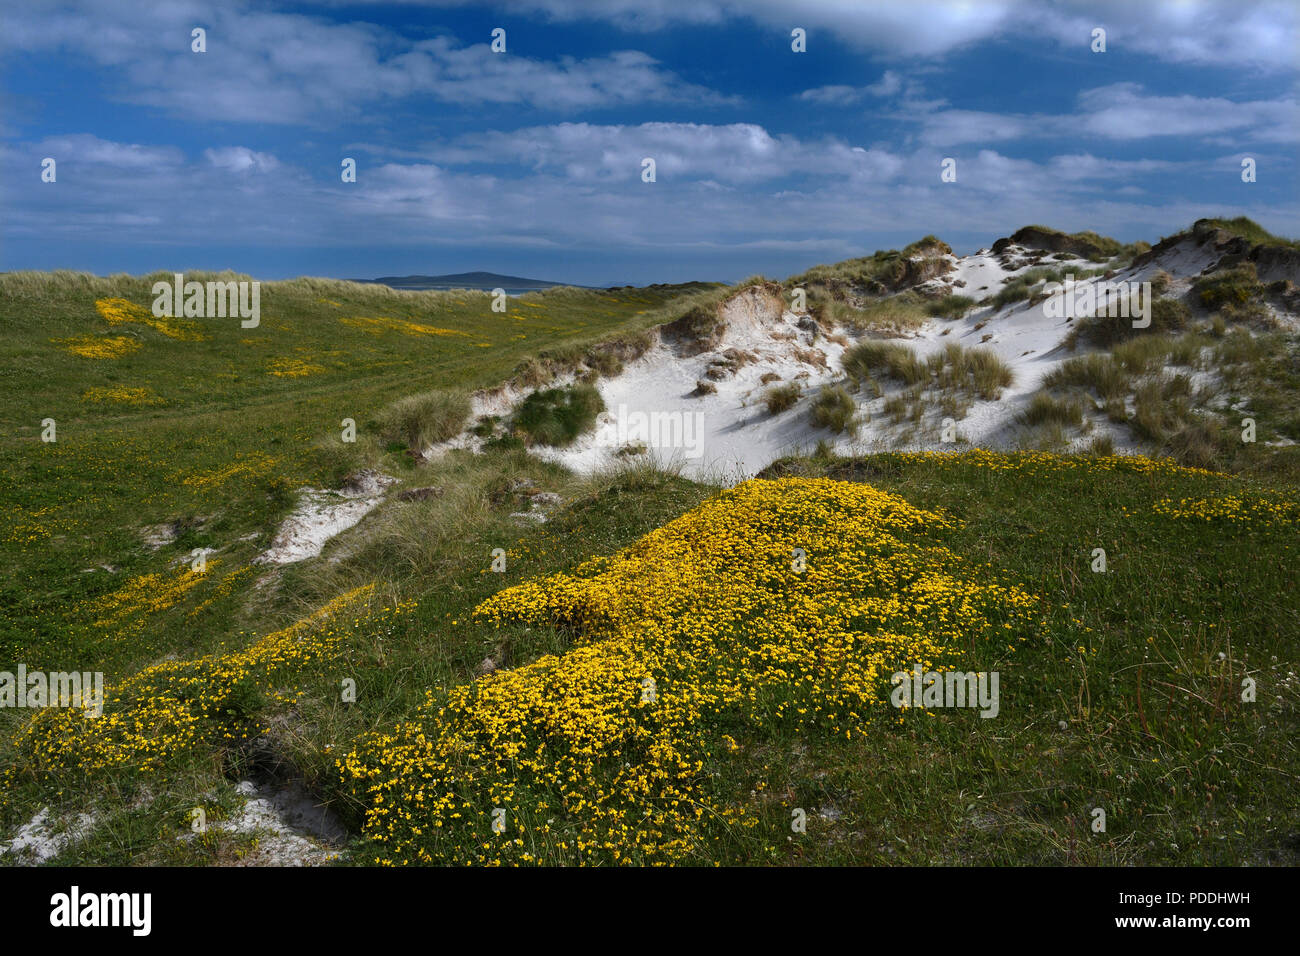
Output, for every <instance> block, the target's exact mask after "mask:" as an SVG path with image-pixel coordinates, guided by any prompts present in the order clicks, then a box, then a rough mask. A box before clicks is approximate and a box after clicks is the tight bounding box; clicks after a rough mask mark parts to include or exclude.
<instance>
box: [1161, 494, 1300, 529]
mask: <svg viewBox="0 0 1300 956" xmlns="http://www.w3.org/2000/svg"><path fill="white" fill-rule="evenodd" d="M1152 508H1153V509H1154V510H1155V512H1156V513H1157V514H1162V515H1165V516H1167V517H1170V518H1174V519H1178V520H1183V521H1217V522H1228V523H1231V524H1240V525H1246V524H1262V525H1275V524H1281V525H1289V524H1296V523H1297V522H1300V504H1298V503H1297V502H1294V501H1270V500H1268V499H1265V498H1248V497H1246V496H1244V495H1226V496H1224V497H1222V498H1180V499H1179V500H1178V501H1174V500H1173V499H1172V498H1162V499H1160V500H1159V501H1157V502H1156V503H1155V504H1154V505H1152Z"/></svg>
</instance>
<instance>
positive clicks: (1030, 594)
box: [0, 274, 1300, 865]
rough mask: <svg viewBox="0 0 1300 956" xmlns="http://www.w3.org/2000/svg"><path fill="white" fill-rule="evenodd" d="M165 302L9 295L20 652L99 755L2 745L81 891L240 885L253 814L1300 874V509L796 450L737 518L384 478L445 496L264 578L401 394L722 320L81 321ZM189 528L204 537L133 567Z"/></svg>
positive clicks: (656, 477) (362, 304) (476, 307)
mask: <svg viewBox="0 0 1300 956" xmlns="http://www.w3.org/2000/svg"><path fill="white" fill-rule="evenodd" d="M150 278H152V277H149V278H142V279H117V278H115V279H88V278H83V277H77V276H71V275H62V274H60V275H55V276H52V277H51V276H46V277H37V276H32V275H22V274H18V275H10V276H2V277H0V331H2V332H3V337H2V339H0V341H3V343H4V345H3V346H2V347H3V348H4V349H5V350H6V356H5V358H6V360H5V361H4V362H0V368H4V369H5V372H4V374H5V376H6V392H7V394H9V395H12V401H10V402H8V403H6V408H5V409H4V411H3V413H2V414H3V415H4V416H5V424H6V430H5V438H4V439H3V440H4V443H5V445H4V456H5V460H6V468H5V471H4V475H5V477H4V482H5V483H4V485H3V486H0V507H3V508H4V510H5V513H6V515H7V517H8V520H7V521H6V522H5V525H4V538H3V540H2V541H0V549H2V550H3V557H4V562H3V571H2V572H0V574H2V575H3V577H0V588H2V590H0V606H2V607H3V609H4V615H3V617H4V625H3V626H4V630H3V632H0V647H2V648H3V654H4V660H5V661H6V662H7V665H12V664H14V663H16V662H19V661H21V662H23V663H25V664H27V666H28V667H29V668H33V669H35V668H42V667H43V668H46V669H58V670H71V669H77V670H86V669H101V670H104V671H106V676H107V679H108V684H109V700H108V704H107V706H106V708H105V715H104V716H103V717H101V718H96V719H91V718H87V717H85V716H83V715H82V714H80V713H79V712H77V711H75V710H57V709H49V710H44V711H40V712H37V713H36V714H35V716H33V712H32V711H25V710H4V711H0V775H3V780H2V781H0V784H2V786H0V793H3V798H0V822H3V824H4V827H5V828H6V829H7V830H12V828H13V827H14V826H16V825H18V824H20V823H23V822H25V821H27V820H29V819H31V818H32V817H33V815H34V814H35V813H36V811H37V810H39V809H40V808H41V807H45V806H48V807H50V808H52V811H53V815H54V816H55V817H56V818H60V819H72V818H75V816H76V814H78V813H89V814H92V815H93V824H91V826H90V828H89V830H88V832H87V833H86V834H85V835H84V836H83V837H82V838H81V839H80V840H78V841H73V842H71V843H70V844H69V845H68V846H67V847H66V848H65V849H64V850H63V852H62V853H61V855H60V856H59V857H57V858H56V859H57V860H58V861H59V862H68V863H131V864H150V863H183V864H209V863H228V862H233V861H237V860H240V859H245V860H257V859H259V857H258V853H259V852H260V851H259V847H258V837H256V836H255V835H251V834H247V833H239V832H234V831H229V830H223V829H222V828H221V824H222V823H223V822H224V821H226V820H228V819H230V818H231V817H234V816H236V815H237V814H238V812H239V808H240V806H241V804H242V800H241V799H240V798H239V797H238V796H237V795H236V793H235V791H234V783H235V782H236V781H238V780H240V779H245V778H248V777H252V778H254V779H256V780H259V781H266V782H272V783H275V782H278V783H286V782H290V781H292V782H295V783H297V784H300V785H302V786H304V787H305V788H306V789H307V790H309V791H310V792H312V793H314V794H316V795H318V796H319V797H321V798H322V799H324V800H326V801H327V802H328V803H329V804H330V806H331V807H332V809H333V810H334V811H335V812H336V813H337V814H338V815H339V817H340V818H341V819H342V821H343V822H344V823H345V825H346V826H347V829H348V832H349V834H350V836H349V841H348V843H347V845H346V846H342V847H336V848H335V849H336V850H339V851H341V853H342V857H341V859H342V860H344V861H347V862H352V863H360V864H375V863H380V864H400V863H408V862H409V863H420V862H469V863H494V862H503V863H531V862H543V863H612V864H623V863H685V864H712V863H733V864H744V863H750V864H752V863H915V864H922V863H936V862H951V863H967V862H976V863H999V864H1015V863H1036V862H1044V863H1067V864H1068V863H1085V864H1090V863H1121V864H1139V865H1141V864H1157V863H1182V864H1198V863H1228V864H1232V863H1241V862H1246V863H1292V864H1293V863H1296V862H1298V860H1297V850H1296V848H1297V846H1300V811H1297V808H1296V805H1295V801H1294V799H1293V794H1294V788H1295V784H1296V780H1297V776H1298V775H1300V754H1298V753H1297V740H1300V735H1298V734H1297V732H1296V731H1297V726H1296V724H1297V720H1296V716H1297V707H1298V706H1300V683H1298V682H1297V680H1296V678H1295V676H1294V671H1295V669H1296V667H1295V664H1296V660H1297V656H1298V655H1297V647H1296V641H1297V637H1296V635H1297V634H1300V595H1297V592H1296V590H1295V588H1294V587H1293V586H1292V584H1291V578H1292V577H1293V576H1294V575H1293V569H1294V567H1295V562H1296V557H1297V555H1296V549H1297V545H1298V544H1300V534H1297V531H1300V483H1297V482H1296V480H1295V478H1294V477H1293V476H1292V475H1291V474H1290V473H1288V472H1281V473H1278V474H1275V475H1270V476H1268V477H1267V478H1265V477H1252V476H1240V477H1232V476H1228V475H1221V474H1216V473H1213V472H1209V471H1198V470H1192V469H1185V468H1179V467H1176V466H1174V465H1172V464H1171V463H1168V462H1163V461H1152V460H1149V459H1142V458H1111V457H1084V456H1080V457H1064V456H1053V455H1048V454H1043V453H1026V454H1017V455H994V454H988V453H983V452H974V453H968V454H965V455H960V456H947V455H928V454H927V455H908V454H881V455H873V456H870V457H867V458H862V459H855V460H850V459H837V458H831V457H817V456H814V457H812V458H804V459H789V460H786V461H783V462H780V463H777V464H776V465H774V466H773V467H772V468H771V469H769V471H768V473H767V475H766V476H765V478H766V479H767V480H762V481H754V482H750V483H748V484H746V485H743V486H741V487H739V488H737V489H734V490H729V491H719V489H717V488H714V487H710V486H709V485H707V484H703V483H696V482H689V481H685V480H683V479H681V478H678V477H675V476H672V475H669V474H664V473H660V472H656V471H654V470H651V469H648V468H645V467H638V466H632V467H630V468H629V469H628V470H625V471H622V472H619V473H611V474H608V475H601V476H596V477H592V478H580V477H577V476H574V475H571V474H569V473H566V472H564V471H562V470H561V469H559V468H558V467H554V466H549V465H546V464H544V463H542V462H540V461H538V460H536V459H534V458H531V457H530V456H528V455H527V454H526V453H524V452H523V451H521V450H518V449H510V448H504V447H503V448H498V449H495V450H490V451H488V452H487V453H485V454H483V455H477V456H476V455H471V454H468V453H462V452H453V453H450V454H448V455H447V456H445V457H443V458H441V459H439V460H437V461H434V462H429V463H418V464H417V463H416V462H414V461H413V460H412V459H411V458H410V457H409V456H408V455H406V454H405V450H404V448H403V447H402V446H401V445H400V444H395V445H390V446H387V447H384V446H383V445H380V446H379V447H378V449H377V450H376V449H375V448H374V447H373V446H372V447H371V452H374V453H375V454H377V458H376V459H375V460H374V462H372V463H377V464H379V465H380V466H381V467H383V468H384V469H385V470H388V471H389V472H391V473H393V474H395V475H397V476H398V478H399V479H400V480H401V482H402V484H403V485H404V486H407V487H422V486H437V487H438V488H440V489H441V493H440V494H436V495H433V496H430V497H428V498H427V499H424V500H412V501H398V500H394V499H393V498H391V497H390V500H389V501H387V502H386V503H385V504H384V505H383V506H382V508H381V509H379V510H378V511H377V512H375V513H374V514H372V515H371V516H370V517H368V518H367V519H366V520H365V521H364V522H362V523H361V524H360V525H358V526H357V527H356V528H354V529H352V530H351V531H348V532H346V533H344V534H343V535H340V536H339V537H338V538H337V539H336V540H335V541H333V542H331V544H330V545H329V546H328V547H327V549H326V551H325V552H324V554H323V555H322V556H321V557H319V558H316V559H311V560H308V561H304V562H302V563H300V564H296V565H289V566H287V567H285V568H283V569H279V570H271V569H268V568H266V566H264V565H253V564H251V561H252V558H253V557H254V556H255V555H256V554H258V553H259V552H260V551H261V550H262V549H263V548H264V547H265V545H266V543H267V540H268V535H269V533H270V532H271V531H272V530H273V529H274V528H275V526H276V523H277V522H278V520H279V519H280V518H281V517H282V516H283V515H284V514H285V513H286V512H287V510H288V509H289V507H290V506H291V503H292V494H291V492H292V489H294V488H296V487H298V486H299V485H302V484H313V485H316V486H318V487H319V486H328V485H332V484H335V483H337V482H338V481H339V480H340V479H341V478H342V477H343V476H344V475H345V474H346V473H347V472H348V471H350V470H351V469H353V468H355V467H356V465H357V464H358V460H359V453H358V450H357V449H355V448H352V447H349V446H345V445H343V444H342V443H341V442H339V441H338V427H339V422H340V420H341V419H342V418H344V417H352V418H355V419H356V421H357V425H358V430H359V432H360V433H361V434H362V435H371V436H373V432H374V431H375V428H376V422H377V420H378V418H380V417H382V415H381V412H382V410H383V409H384V408H385V406H386V405H388V404H389V403H390V402H392V401H393V400H394V399H397V398H399V397H402V396H406V395H410V394H412V393H415V392H419V391H422V390H425V389H429V388H435V387H436V388H441V389H465V390H468V389H470V388H473V387H478V386H485V385H492V384H495V383H496V382H498V381H500V380H501V379H503V378H505V377H506V376H508V375H509V374H510V373H511V372H512V370H514V369H515V368H516V367H517V366H518V365H519V364H520V362H521V360H524V359H526V358H529V357H531V356H535V355H537V353H538V352H539V351H542V350H552V351H563V350H565V349H566V348H568V347H569V346H573V345H576V344H580V343H587V342H591V341H594V340H598V339H601V338H604V337H606V336H609V335H615V334H624V333H626V332H628V331H631V330H636V329H639V328H644V327H645V326H647V325H649V324H651V323H653V322H656V321H664V320H665V319H675V318H678V317H680V316H682V315H683V314H685V315H686V316H687V317H688V318H689V316H690V315H693V314H694V312H693V311H692V310H697V311H698V310H702V312H701V314H704V315H705V317H707V314H708V313H709V309H710V307H711V304H712V303H714V302H716V300H717V298H718V296H719V293H718V292H717V291H716V290H703V291H701V290H699V289H695V288H692V289H688V290H684V291H686V292H689V293H690V296H688V297H683V298H678V299H676V301H675V302H674V301H673V299H674V295H675V294H676V293H678V292H681V291H683V290H679V289H673V288H670V287H663V288H654V289H646V290H616V291H614V292H611V293H592V292H579V291H575V290H564V289H557V290H551V291H548V292H546V293H542V294H538V295H530V296H526V297H524V298H522V299H519V300H512V302H511V311H510V313H508V314H507V315H506V316H499V315H494V314H492V313H491V312H490V311H488V309H487V298H486V297H485V296H481V295H474V294H465V293H462V294H456V293H391V292H386V291H384V290H380V289H373V288H369V287H361V286H354V285H351V284H346V283H332V282H319V281H316V280H297V281H295V282H289V283H275V284H271V283H268V284H266V285H264V286H263V299H262V311H263V315H262V328H261V329H257V330H243V329H240V328H239V324H238V321H237V320H196V321H197V322H198V325H197V326H196V327H194V328H187V327H185V326H183V325H182V326H179V327H171V326H166V327H164V328H162V329H160V328H158V327H156V326H154V325H152V324H151V323H150V322H149V321H147V319H145V318H142V317H141V316H140V314H139V313H134V318H135V319H138V321H116V322H114V321H112V318H113V317H115V316H116V317H118V318H119V319H120V318H121V316H122V315H126V316H127V317H128V318H131V317H132V315H133V313H132V312H131V310H130V309H129V307H127V306H124V305H121V304H116V305H112V304H110V305H108V306H102V307H99V308H97V307H96V304H95V303H96V301H97V300H108V299H126V300H129V301H131V302H134V303H136V304H137V305H141V306H147V304H148V302H149V296H148V287H149V284H150ZM106 310H107V315H106V314H105V311H106ZM114 310H117V311H114ZM361 319H368V320H380V321H365V322H359V321H356V320H361ZM345 320H351V321H345ZM430 329H436V330H440V331H437V332H432V331H428V330H430ZM169 332H170V333H172V334H168V333H169ZM197 335H202V336H204V337H205V338H204V339H203V340H202V341H199V340H197V339H196V338H194V337H193V336H197ZM186 336H191V337H188V338H187V337H186ZM520 336H523V338H520ZM83 337H88V338H89V339H95V340H100V339H109V338H113V339H116V338H119V337H128V338H130V339H132V340H133V341H136V342H138V347H132V346H131V345H129V344H127V345H123V344H121V343H111V344H107V345H105V344H103V343H102V342H99V341H88V340H87V338H83ZM250 339H251V340H252V343H254V344H250V342H249V341H248V340H250ZM55 340H72V341H71V342H68V341H55ZM480 343H486V347H484V345H482V344H480ZM78 351H80V352H82V353H90V354H92V355H93V354H100V353H102V352H105V351H107V352H115V353H120V357H117V358H92V357H87V356H86V355H83V354H76V353H77V352H78ZM275 371H280V372H285V371H289V372H301V373H303V374H289V375H276V374H273V372H275ZM91 389H102V390H103V391H98V392H90V390H91ZM116 389H144V390H147V391H144V392H138V391H125V392H123V391H115V390H116ZM88 392H90V395H89V396H88V395H87V393H88ZM114 397H116V398H117V399H120V401H116V402H115V401H114ZM131 401H135V402H137V404H123V403H122V402H128V403H129V402H131ZM47 417H48V418H54V419H56V421H57V423H58V426H57V427H58V441H57V442H56V443H52V444H45V443H42V442H40V440H39V437H38V436H39V432H40V422H41V419H43V418H47ZM372 441H373V437H372ZM532 489H541V490H547V491H553V492H557V493H559V494H560V495H562V496H563V499H564V501H565V506H564V507H563V508H562V509H561V510H558V511H556V512H555V513H554V515H553V517H552V519H551V520H550V521H549V522H548V523H546V524H544V525H541V526H536V525H533V524H531V523H529V522H526V521H520V520H519V519H517V518H514V517H512V513H515V512H519V511H520V510H523V509H526V507H527V492H528V491H529V490H532ZM164 521H177V522H178V525H177V527H178V529H179V531H180V534H179V537H178V538H177V539H176V540H175V541H172V542H170V543H166V544H164V545H162V546H161V547H160V548H158V550H156V551H152V550H149V549H148V548H146V547H145V546H144V544H143V542H142V540H141V535H140V530H141V528H142V527H143V526H146V525H151V524H155V523H159V522H164ZM250 535H257V536H256V537H249V536H250ZM197 547H212V548H215V549H217V550H216V552H215V553H214V554H213V555H212V556H211V557H210V558H209V559H208V571H207V573H206V574H203V575H194V574H192V573H191V572H190V571H189V568H188V564H187V561H188V556H189V554H190V551H191V549H193V548H197ZM1098 548H1100V549H1104V550H1105V553H1106V562H1107V566H1106V570H1105V571H1104V572H1098V571H1094V570H1093V566H1094V563H1095V562H1096V560H1097V558H1096V549H1098ZM497 549H501V551H504V554H505V566H504V569H503V570H501V571H499V572H495V571H494V570H493V555H494V553H495V554H499V553H500V552H499V551H498V550H497ZM796 549H800V550H801V551H802V552H803V557H804V559H806V560H805V563H804V564H803V565H802V566H799V561H798V560H797V559H798V557H799V555H798V554H797V553H796ZM101 565H108V566H109V568H111V570H105V569H104V568H102V567H100V566H101ZM91 568H95V569H97V570H86V569H91ZM917 662H920V663H922V664H923V665H924V666H926V667H930V666H935V667H937V668H940V669H942V668H944V667H953V668H956V669H959V670H974V671H993V670H996V671H998V672H999V674H1000V678H1001V703H1000V712H999V714H998V716H997V717H996V718H993V719H982V718H981V717H980V716H979V714H978V712H977V711H975V710H972V709H961V710H932V711H928V712H922V711H909V712H903V713H900V712H899V711H897V710H895V709H894V708H893V707H891V706H890V705H889V703H888V698H889V691H890V685H889V675H890V674H891V673H892V672H893V671H894V670H906V669H910V667H911V665H912V664H914V663H917ZM1246 681H1249V682H1253V684H1254V686H1255V699H1254V700H1252V701H1247V700H1243V699H1242V690H1243V682H1246ZM196 808H201V809H203V810H204V812H205V814H206V815H207V818H208V820H209V821H210V823H211V824H212V826H211V828H210V829H209V830H208V832H207V833H206V834H203V835H202V836H200V837H197V838H189V836H188V834H189V833H190V821H191V819H192V816H191V815H192V813H193V811H194V810H195V809H196ZM1098 808H1100V809H1103V810H1104V811H1105V813H1106V819H1107V825H1106V829H1105V832H1092V830H1091V829H1090V827H1091V824H1092V823H1093V821H1094V810H1096V809H1098ZM498 810H500V811H503V812H500V813H499V812H498ZM800 814H802V815H804V816H805V817H806V820H807V826H806V832H795V831H793V830H792V829H791V823H792V820H794V819H796V818H798V817H799V816H800ZM496 819H501V820H503V821H504V827H505V828H504V830H502V831H501V832H497V830H496V829H494V827H493V822H494V820H496Z"/></svg>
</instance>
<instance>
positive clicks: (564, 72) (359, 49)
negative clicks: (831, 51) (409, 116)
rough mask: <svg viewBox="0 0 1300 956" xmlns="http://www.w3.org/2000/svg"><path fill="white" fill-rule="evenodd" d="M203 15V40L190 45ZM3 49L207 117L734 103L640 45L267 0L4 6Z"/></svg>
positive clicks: (132, 96) (129, 96) (129, 98)
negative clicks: (362, 15) (402, 29)
mask: <svg viewBox="0 0 1300 956" xmlns="http://www.w3.org/2000/svg"><path fill="white" fill-rule="evenodd" d="M195 24H203V25H204V27H205V29H206V30H207V52H206V53H203V54H195V53H192V52H191V51H190V30H191V28H192V27H193V26H194V25H195ZM5 26H6V30H5V31H4V32H3V33H0V50H3V49H6V48H7V49H8V50H9V51H10V52H31V53H37V54H48V53H52V52H65V53H67V52H71V53H74V54H77V55H80V56H84V57H85V58H86V59H87V60H89V61H90V62H92V63H95V64H97V65H99V66H100V67H102V68H105V69H106V70H108V71H109V72H108V74H107V83H106V87H105V88H106V90H107V91H109V93H110V95H112V96H114V97H115V98H117V99H119V100H122V101H124V102H130V103H137V104H141V105H145V106H155V107H159V108H162V109H165V110H167V111H169V112H171V113H172V114H175V115H180V116H184V117H188V118H194V119H199V120H205V121H206V120H230V121H237V122H255V123H265V122H278V123H307V122H318V123H324V122H329V121H338V120H340V119H344V118H349V117H355V116H358V115H360V114H361V113H362V111H363V110H364V109H365V108H366V107H369V106H371V105H373V104H375V103H382V102H385V101H392V100H396V99H400V98H403V97H415V96H427V97H432V98H433V99H436V100H440V101H443V102H446V103H458V104H469V105H473V104H482V103H498V104H520V105H527V106H532V107H536V108H539V109H550V110H580V109H593V108H605V107H615V106H626V105H628V104H632V103H667V102H684V101H689V102H691V103H693V104H703V105H722V104H727V103H735V102H737V100H736V99H735V98H731V97H724V96H721V95H719V94H717V93H715V92H713V91H711V90H708V89H705V88H703V87H701V86H698V85H696V84H692V83H688V82H686V81H684V80H683V79H681V78H680V77H679V76H677V75H676V74H675V73H674V72H673V71H671V70H669V69H666V68H664V67H663V66H662V65H661V64H660V63H659V62H658V61H657V60H655V59H654V58H653V57H651V56H649V55H647V54H645V53H642V52H639V51H635V50H622V51H615V52H612V53H609V54H606V55H601V56H593V57H588V58H578V57H572V56H560V57H558V58H555V59H535V58H531V57H528V56H525V55H520V54H518V53H515V52H511V53H509V54H508V55H500V54H495V53H493V52H492V51H491V49H490V46H489V44H488V42H487V39H488V38H487V37H484V42H483V43H477V44H470V45H465V44H462V43H459V42H457V41H455V40H452V39H450V38H448V37H434V38H431V39H427V40H418V41H411V40H408V39H406V38H404V37H402V36H400V35H398V34H395V33H393V32H391V31H388V30H385V29H383V28H380V27H377V26H374V25H371V24H365V23H354V22H353V23H339V22H334V21H329V20H325V19H321V18H319V17H310V16H303V15H298V14H280V13H267V12H263V11H259V10H256V9H251V8H249V7H247V6H246V5H244V4H242V3H232V4H230V5H228V6H216V7H209V6H207V5H197V4H193V3H189V2H184V0H178V2H166V3H164V2H161V0H151V2H140V3H133V4H128V5H125V6H123V5H120V4H117V3H106V2H104V0H77V2H74V3H71V4H69V5H68V6H66V7H60V8H58V9H56V10H48V9H44V10H43V9H41V8H40V7H39V6H32V7H23V8H16V9H15V10H13V11H9V12H8V14H7V21H6V24H5Z"/></svg>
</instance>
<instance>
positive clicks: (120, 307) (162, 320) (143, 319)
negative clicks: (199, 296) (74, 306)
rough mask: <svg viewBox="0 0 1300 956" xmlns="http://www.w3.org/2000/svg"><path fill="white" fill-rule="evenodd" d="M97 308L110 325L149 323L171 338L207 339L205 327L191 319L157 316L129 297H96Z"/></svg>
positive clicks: (179, 339)
mask: <svg viewBox="0 0 1300 956" xmlns="http://www.w3.org/2000/svg"><path fill="white" fill-rule="evenodd" d="M95 308H96V309H98V310H99V314H100V315H102V316H103V317H104V319H105V320H106V321H107V322H108V324H109V325H126V324H135V325H147V326H149V328H151V329H153V330H154V331H155V332H159V333H161V334H163V335H165V336H167V337H168V338H169V339H177V340H178V341H182V342H202V341H204V340H205V339H207V336H206V335H204V334H203V327H202V326H201V325H199V323H197V322H194V321H192V320H190V319H182V318H179V317H177V318H172V317H170V316H165V315H163V316H157V315H154V314H153V313H152V312H151V311H150V310H148V309H146V308H145V307H144V306H142V305H137V304H136V303H134V302H132V301H130V300H129V299H96V300H95Z"/></svg>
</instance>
